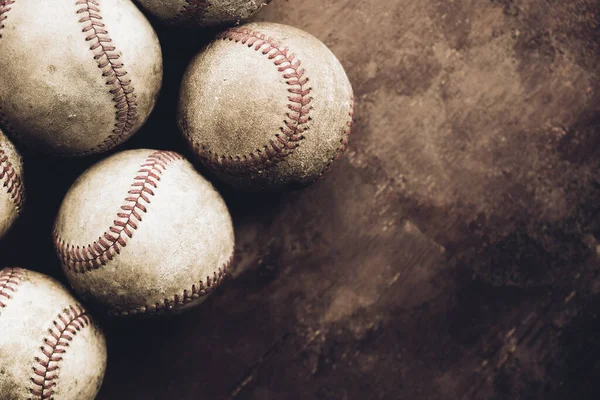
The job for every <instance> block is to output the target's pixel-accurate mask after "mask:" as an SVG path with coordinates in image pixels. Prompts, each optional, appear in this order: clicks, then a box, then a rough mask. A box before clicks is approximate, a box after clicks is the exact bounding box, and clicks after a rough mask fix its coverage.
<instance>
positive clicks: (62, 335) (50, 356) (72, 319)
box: [29, 305, 90, 400]
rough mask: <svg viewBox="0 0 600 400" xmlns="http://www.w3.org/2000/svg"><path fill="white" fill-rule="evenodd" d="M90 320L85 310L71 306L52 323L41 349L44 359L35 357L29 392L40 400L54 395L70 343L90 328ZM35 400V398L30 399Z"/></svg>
mask: <svg viewBox="0 0 600 400" xmlns="http://www.w3.org/2000/svg"><path fill="white" fill-rule="evenodd" d="M89 324H90V318H89V316H88V315H87V313H86V312H85V310H84V309H83V308H82V307H81V306H79V305H77V306H75V307H73V306H70V307H69V308H67V309H65V310H64V311H63V312H62V313H59V314H58V316H57V318H56V319H55V320H54V321H53V322H52V326H51V327H50V328H49V329H48V333H49V336H46V337H45V338H44V341H43V344H42V346H41V347H40V350H41V351H42V354H43V357H35V359H34V360H35V364H34V366H33V374H34V375H33V376H32V378H31V382H32V387H31V388H30V389H29V392H30V393H31V394H32V395H33V396H36V398H39V399H40V400H46V399H50V398H52V396H53V395H54V393H55V392H54V388H55V387H56V384H57V380H58V374H57V373H56V371H58V369H59V363H60V362H61V361H62V359H63V355H64V354H65V353H66V351H67V347H69V346H70V342H72V341H73V338H74V337H75V336H76V335H77V333H78V332H80V331H81V330H82V329H83V328H85V327H87V326H89ZM30 400H33V398H30Z"/></svg>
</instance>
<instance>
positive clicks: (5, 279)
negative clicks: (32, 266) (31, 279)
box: [0, 268, 25, 308]
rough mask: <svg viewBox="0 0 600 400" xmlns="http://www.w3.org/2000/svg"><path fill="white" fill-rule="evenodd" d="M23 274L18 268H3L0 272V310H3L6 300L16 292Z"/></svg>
mask: <svg viewBox="0 0 600 400" xmlns="http://www.w3.org/2000/svg"><path fill="white" fill-rule="evenodd" d="M24 276H25V272H24V271H23V270H22V269H20V268H4V269H3V270H2V271H0V308H5V307H6V305H7V303H8V300H11V299H12V298H13V295H14V294H15V293H16V292H17V290H18V287H19V284H20V283H21V280H22V279H23V278H24Z"/></svg>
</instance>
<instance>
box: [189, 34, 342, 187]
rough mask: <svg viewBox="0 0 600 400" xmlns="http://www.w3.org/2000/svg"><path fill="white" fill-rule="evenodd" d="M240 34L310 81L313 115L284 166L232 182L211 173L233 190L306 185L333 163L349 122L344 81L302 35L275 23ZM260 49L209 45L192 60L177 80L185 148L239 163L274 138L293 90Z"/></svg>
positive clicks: (329, 57)
mask: <svg viewBox="0 0 600 400" xmlns="http://www.w3.org/2000/svg"><path fill="white" fill-rule="evenodd" d="M240 28H242V29H251V30H252V31H256V32H259V33H262V34H264V35H266V36H268V37H271V38H273V39H274V40H275V41H277V42H279V44H280V45H279V46H280V48H282V49H283V48H289V50H290V52H291V53H293V54H294V55H295V56H296V58H297V59H298V60H299V61H300V63H301V64H300V67H301V68H303V69H304V70H305V76H307V77H308V78H309V82H308V85H307V86H308V87H309V88H310V89H311V92H310V97H311V98H312V101H311V103H310V105H311V106H312V110H311V111H310V114H309V116H310V120H309V121H308V123H307V124H306V125H307V126H308V130H307V131H306V132H305V133H304V137H305V138H304V139H303V140H301V141H300V142H298V143H299V146H298V147H297V148H296V149H295V150H294V151H293V154H291V155H289V156H287V158H285V159H284V160H283V161H280V162H278V163H277V164H275V165H274V166H270V167H268V168H263V169H262V170H260V171H258V172H255V171H252V170H250V169H248V170H247V173H244V174H239V175H237V176H233V175H229V174H227V173H225V171H223V169H221V168H212V169H213V170H214V172H215V173H217V175H219V177H220V178H221V179H223V180H225V181H227V182H229V183H231V184H233V185H234V186H239V187H247V188H253V189H260V188H280V187H287V186H302V185H306V184H308V183H311V182H313V181H314V180H315V179H317V178H318V177H319V176H320V175H321V174H322V173H323V172H324V170H325V169H326V167H327V166H328V164H329V163H330V162H331V160H332V159H333V158H335V156H336V154H337V152H338V151H339V148H340V141H341V139H342V138H343V137H344V135H345V132H346V130H347V127H348V125H347V124H348V122H349V121H350V120H351V117H350V112H351V106H352V97H353V94H352V87H351V85H350V81H349V80H348V77H347V76H346V73H345V72H344V69H343V67H342V65H341V64H340V62H339V61H338V59H337V58H336V57H335V55H334V54H333V53H332V52H331V51H330V50H329V49H328V48H327V47H326V46H325V45H324V44H323V43H322V42H321V41H320V40H318V39H317V38H315V37H314V36H312V35H310V34H308V33H306V32H303V31H301V30H299V29H296V28H293V27H290V26H286V25H280V24H274V23H251V24H246V25H242V26H241V27H240ZM265 48H266V47H261V49H260V51H256V50H255V47H249V46H248V45H246V44H243V43H241V42H240V43H236V42H235V41H230V40H223V39H216V40H215V41H213V42H212V43H211V44H210V45H209V46H208V47H207V48H206V49H205V50H204V51H202V52H201V53H199V54H198V55H197V56H196V57H195V58H194V59H193V61H192V63H191V64H190V66H189V67H188V70H187V72H186V74H185V76H184V79H183V83H182V87H181V94H180V104H179V117H178V119H179V125H180V128H181V129H182V131H183V133H184V136H185V137H186V139H187V140H188V142H189V144H190V145H191V147H195V148H197V147H201V146H206V148H207V149H208V150H209V151H212V152H214V153H216V154H218V155H219V157H222V156H225V157H234V158H235V157H241V158H243V156H244V155H248V154H249V153H251V152H256V150H257V149H263V148H264V146H267V145H268V144H269V142H270V141H271V140H274V139H276V137H275V135H276V134H279V133H280V131H281V128H282V127H283V126H284V120H286V114H287V113H288V112H289V111H290V110H289V108H288V105H289V104H290V102H289V100H288V97H289V96H290V95H291V94H290V92H289V91H288V89H290V88H293V87H295V86H290V85H288V84H287V83H286V78H285V77H284V73H282V72H280V71H278V66H277V65H275V64H274V61H275V59H269V58H268V55H265V54H263V51H262V50H263V49H265ZM197 154H198V155H199V156H200V158H201V159H202V155H201V154H200V153H198V152H197ZM209 167H210V166H209Z"/></svg>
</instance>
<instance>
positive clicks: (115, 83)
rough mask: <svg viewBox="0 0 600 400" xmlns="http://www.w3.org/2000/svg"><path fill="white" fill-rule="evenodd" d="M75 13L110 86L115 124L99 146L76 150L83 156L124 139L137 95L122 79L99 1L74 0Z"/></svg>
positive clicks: (134, 117) (134, 116) (134, 118)
mask: <svg viewBox="0 0 600 400" xmlns="http://www.w3.org/2000/svg"><path fill="white" fill-rule="evenodd" d="M75 5H76V6H77V14H78V15H81V18H80V19H79V23H81V24H83V29H82V32H83V33H87V34H88V35H87V36H86V38H85V40H86V41H87V42H91V46H90V50H91V51H92V53H93V54H94V60H96V62H97V63H98V68H99V69H100V70H101V71H102V76H103V77H105V78H106V85H107V86H110V90H109V92H110V94H112V96H113V101H114V103H115V109H116V111H115V125H114V129H113V131H112V134H111V135H110V136H109V137H108V138H106V139H105V140H104V141H103V142H102V143H101V144H100V145H99V146H97V147H95V148H94V149H92V150H89V151H85V152H82V153H79V155H86V154H90V153H95V152H101V151H104V150H107V149H109V148H111V147H113V146H114V145H116V144H118V143H120V142H121V141H123V140H124V139H126V138H127V137H128V136H129V135H130V134H131V131H132V129H133V127H134V125H135V123H136V121H137V117H138V114H137V98H136V95H135V93H134V87H133V86H132V84H131V79H125V78H124V77H125V76H126V75H127V71H125V70H124V65H123V63H122V62H121V61H120V60H121V55H120V54H119V52H118V51H117V48H116V47H115V46H114V45H113V44H112V39H111V38H110V36H109V33H108V31H107V30H106V25H105V24H104V23H103V22H102V16H101V15H100V8H99V3H98V1H97V0H77V2H76V3H75Z"/></svg>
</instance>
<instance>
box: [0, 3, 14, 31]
mask: <svg viewBox="0 0 600 400" xmlns="http://www.w3.org/2000/svg"><path fill="white" fill-rule="evenodd" d="M12 4H15V0H2V1H0V38H2V29H3V28H4V21H5V20H6V18H7V15H6V13H8V12H9V11H10V10H11V7H10V6H11V5H12Z"/></svg>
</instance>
